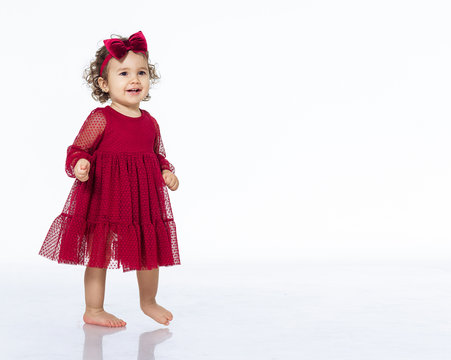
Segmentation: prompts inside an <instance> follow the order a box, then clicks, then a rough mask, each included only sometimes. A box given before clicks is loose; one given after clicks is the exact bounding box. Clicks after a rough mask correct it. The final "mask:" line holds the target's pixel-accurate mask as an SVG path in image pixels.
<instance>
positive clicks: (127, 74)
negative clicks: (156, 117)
mask: <svg viewBox="0 0 451 360" xmlns="http://www.w3.org/2000/svg"><path fill="white" fill-rule="evenodd" d="M107 70H108V80H105V79H103V78H101V77H100V78H99V80H98V81H99V85H100V87H101V88H102V90H103V91H105V92H108V93H109V95H110V98H111V102H112V103H116V104H120V105H122V106H125V107H128V108H131V109H138V108H139V104H140V102H141V101H142V99H144V98H145V97H146V95H147V94H148V93H149V88H150V76H149V67H148V65H147V60H146V59H145V56H143V55H142V54H137V53H134V52H133V51H128V53H127V55H126V56H124V58H122V59H121V60H120V61H119V60H117V59H116V58H111V59H110V60H109V62H108V68H107ZM134 89H137V90H138V91H135V90H134Z"/></svg>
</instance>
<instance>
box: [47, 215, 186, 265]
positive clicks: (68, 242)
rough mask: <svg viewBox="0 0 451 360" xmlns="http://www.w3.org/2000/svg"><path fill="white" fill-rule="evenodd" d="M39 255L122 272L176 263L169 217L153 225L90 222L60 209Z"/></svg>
mask: <svg viewBox="0 0 451 360" xmlns="http://www.w3.org/2000/svg"><path fill="white" fill-rule="evenodd" d="M39 255H41V256H43V257H46V258H48V259H50V260H54V261H57V262H58V263H64V264H72V265H85V266H89V267H97V268H104V269H119V268H122V269H123V271H124V272H126V271H131V270H151V269H155V268H157V267H159V266H172V265H180V258H179V252H178V245H177V239H176V225H175V222H174V220H173V219H167V220H164V221H163V220H160V221H156V222H155V224H152V223H151V222H148V223H143V222H140V223H120V222H111V221H102V222H92V221H89V220H85V219H84V218H83V217H80V216H74V215H69V214H66V213H64V212H63V213H61V214H60V215H59V216H58V217H57V218H56V219H55V220H54V221H53V223H52V225H51V227H50V229H49V231H48V234H47V236H46V238H45V240H44V242H43V244H42V247H41V249H40V251H39Z"/></svg>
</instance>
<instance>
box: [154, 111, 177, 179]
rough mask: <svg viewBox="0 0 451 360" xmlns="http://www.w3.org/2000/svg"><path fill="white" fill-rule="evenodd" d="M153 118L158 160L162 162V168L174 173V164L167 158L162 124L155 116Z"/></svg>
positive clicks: (155, 149)
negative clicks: (161, 128)
mask: <svg viewBox="0 0 451 360" xmlns="http://www.w3.org/2000/svg"><path fill="white" fill-rule="evenodd" d="M152 119H153V123H154V125H155V143H154V147H153V149H154V152H155V154H157V158H158V162H159V163H160V170H161V171H163V170H169V171H171V172H172V173H175V167H174V165H172V164H171V163H170V162H169V161H168V159H166V151H165V149H164V145H163V140H162V139H161V133H160V126H159V125H158V123H157V121H156V120H155V118H154V117H153V116H152Z"/></svg>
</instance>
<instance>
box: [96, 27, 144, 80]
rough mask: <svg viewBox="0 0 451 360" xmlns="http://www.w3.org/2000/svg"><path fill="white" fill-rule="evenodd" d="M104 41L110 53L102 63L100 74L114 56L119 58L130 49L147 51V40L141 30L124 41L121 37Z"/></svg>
mask: <svg viewBox="0 0 451 360" xmlns="http://www.w3.org/2000/svg"><path fill="white" fill-rule="evenodd" d="M103 43H104V44H105V47H106V49H107V50H108V53H109V54H108V56H107V57H106V58H105V60H104V61H103V63H102V67H101V68H100V76H102V72H103V68H104V67H105V65H106V64H107V62H108V61H109V60H110V59H111V58H112V57H114V58H116V59H118V60H119V59H121V58H123V57H124V56H125V55H127V52H128V51H129V50H132V51H133V52H143V53H145V52H146V51H147V41H146V38H145V37H144V34H143V33H142V32H141V31H138V32H136V33H134V34H132V35H130V37H129V38H128V39H127V40H124V41H122V40H121V39H106V40H103Z"/></svg>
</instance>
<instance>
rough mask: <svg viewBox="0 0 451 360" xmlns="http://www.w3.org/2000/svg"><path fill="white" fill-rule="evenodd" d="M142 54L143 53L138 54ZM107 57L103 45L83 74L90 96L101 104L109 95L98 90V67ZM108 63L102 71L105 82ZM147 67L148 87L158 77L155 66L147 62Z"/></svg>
mask: <svg viewBox="0 0 451 360" xmlns="http://www.w3.org/2000/svg"><path fill="white" fill-rule="evenodd" d="M113 36H117V39H120V40H122V41H125V40H127V39H128V38H126V37H123V36H120V35H116V34H112V35H111V39H113ZM139 54H143V53H139ZM107 55H108V50H107V49H106V47H105V45H103V46H102V47H101V48H100V49H98V50H97V52H96V56H95V59H94V60H93V61H92V62H91V63H90V65H89V67H87V68H86V69H85V70H84V72H83V79H84V80H85V81H86V83H87V86H88V87H90V88H91V89H92V93H91V96H92V98H93V99H94V100H96V101H100V102H101V103H104V102H106V101H108V100H109V99H110V95H109V94H108V93H106V92H103V90H102V89H101V88H100V85H99V83H98V79H99V77H100V67H101V66H102V63H103V60H105V58H106V57H107ZM146 57H147V59H149V52H148V51H146ZM109 64H110V62H109V61H108V63H107V64H106V66H105V67H104V69H103V73H104V74H106V77H104V78H105V79H106V80H108V67H109ZM147 65H148V66H149V77H150V85H152V84H155V83H156V82H158V80H159V79H160V76H159V75H158V74H157V72H156V69H155V65H153V64H151V63H150V62H149V60H148V62H147ZM149 100H150V95H149V94H147V95H146V97H145V98H144V99H143V101H149Z"/></svg>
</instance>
